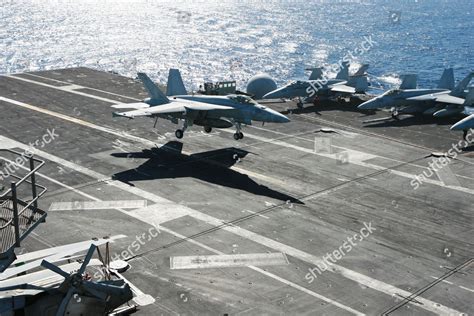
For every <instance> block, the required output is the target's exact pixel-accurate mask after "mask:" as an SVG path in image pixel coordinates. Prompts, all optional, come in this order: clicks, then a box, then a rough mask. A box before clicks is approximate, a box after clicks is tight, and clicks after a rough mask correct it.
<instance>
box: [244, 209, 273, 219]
mask: <svg viewBox="0 0 474 316" xmlns="http://www.w3.org/2000/svg"><path fill="white" fill-rule="evenodd" d="M245 211H246V212H248V213H250V214H257V216H259V217H263V218H265V219H270V217H268V216H265V215H262V214H258V213H255V212H254V211H251V210H245Z"/></svg>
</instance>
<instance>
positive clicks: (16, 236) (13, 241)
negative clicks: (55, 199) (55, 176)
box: [0, 149, 47, 272]
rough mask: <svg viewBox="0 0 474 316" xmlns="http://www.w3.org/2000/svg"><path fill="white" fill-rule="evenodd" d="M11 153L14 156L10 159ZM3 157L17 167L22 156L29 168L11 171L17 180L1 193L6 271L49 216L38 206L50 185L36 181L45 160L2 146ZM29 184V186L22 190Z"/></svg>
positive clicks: (0, 239) (1, 263)
mask: <svg viewBox="0 0 474 316" xmlns="http://www.w3.org/2000/svg"><path fill="white" fill-rule="evenodd" d="M9 156H12V158H10V159H8V158H7V157H9ZM0 159H1V160H2V162H3V163H5V164H8V165H10V166H14V169H17V170H18V169H20V168H19V166H18V163H17V162H16V161H17V159H19V160H18V161H24V162H27V163H28V168H29V169H27V170H28V172H27V174H25V175H23V176H21V175H18V174H15V173H13V172H12V173H11V174H10V177H12V178H13V179H15V180H16V181H14V182H11V185H10V188H9V189H8V190H6V191H4V192H3V193H2V194H1V195H0V272H3V271H5V270H6V269H7V268H8V267H9V266H10V264H11V263H12V262H13V261H14V260H15V259H16V255H15V248H17V247H20V245H21V242H22V241H23V240H24V239H25V238H26V237H27V236H28V235H29V234H30V233H31V232H32V231H33V230H34V229H35V228H36V227H37V226H38V225H39V224H40V223H43V222H44V221H45V220H46V216H47V214H46V212H45V211H43V210H41V209H40V208H38V199H39V198H40V197H41V196H43V195H44V194H45V193H46V191H47V189H46V188H45V187H44V186H41V185H39V184H37V183H36V172H37V171H38V170H39V169H40V168H41V167H42V166H43V165H44V161H42V160H39V159H37V158H34V157H33V156H27V155H26V154H25V153H20V152H17V151H14V150H11V149H0ZM27 185H30V189H29V190H28V189H27V190H22V189H24V188H25V186H27ZM30 194H31V195H30Z"/></svg>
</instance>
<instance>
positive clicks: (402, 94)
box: [358, 68, 474, 119]
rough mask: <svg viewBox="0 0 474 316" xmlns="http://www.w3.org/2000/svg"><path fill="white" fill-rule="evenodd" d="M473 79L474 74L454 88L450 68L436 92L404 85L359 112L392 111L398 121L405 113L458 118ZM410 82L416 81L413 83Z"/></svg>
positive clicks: (366, 103) (360, 106) (366, 105)
mask: <svg viewBox="0 0 474 316" xmlns="http://www.w3.org/2000/svg"><path fill="white" fill-rule="evenodd" d="M411 76H413V75H411ZM473 76H474V72H471V73H470V74H469V75H467V76H466V78H464V79H463V80H462V81H461V82H460V83H459V84H458V85H457V86H456V87H454V73H453V69H452V68H448V69H445V70H444V72H443V75H442V76H441V79H440V81H439V84H438V87H437V88H436V89H417V88H416V87H409V88H407V87H406V85H402V86H400V87H399V88H398V89H392V90H389V91H387V92H385V93H383V94H382V95H380V96H378V97H375V98H374V99H372V100H369V101H366V102H364V103H362V104H361V105H359V106H358V108H359V109H361V110H375V109H382V108H390V109H391V113H392V118H394V119H398V115H399V114H402V113H405V114H418V113H422V114H425V115H434V116H436V117H441V116H447V115H451V114H454V113H457V114H459V113H461V112H462V111H463V110H464V106H465V100H464V99H463V97H464V96H465V93H464V89H466V87H467V85H468V84H469V82H470V80H471V78H472V77H473ZM410 80H411V81H413V79H410ZM415 82H416V80H415Z"/></svg>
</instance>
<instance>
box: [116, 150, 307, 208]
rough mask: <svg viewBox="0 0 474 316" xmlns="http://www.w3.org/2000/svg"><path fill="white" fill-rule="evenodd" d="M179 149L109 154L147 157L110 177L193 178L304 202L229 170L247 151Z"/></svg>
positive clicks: (128, 180)
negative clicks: (197, 151)
mask: <svg viewBox="0 0 474 316" xmlns="http://www.w3.org/2000/svg"><path fill="white" fill-rule="evenodd" d="M182 149H183V143H181V142H177V141H170V142H168V143H166V144H165V145H163V146H162V147H156V148H152V149H145V150H143V151H141V152H128V153H127V152H121V153H113V154H111V156H113V157H116V158H124V159H147V160H146V161H145V162H144V163H143V164H141V165H140V166H138V167H136V168H134V169H130V170H127V171H122V172H119V173H116V174H115V175H113V179H115V180H119V181H122V182H124V183H127V184H129V185H131V186H134V185H133V182H135V181H143V180H155V179H174V178H195V179H199V180H201V181H205V182H208V183H213V184H217V185H221V186H225V187H228V188H233V189H238V190H242V191H246V192H249V193H252V194H255V195H260V196H266V197H269V198H273V199H276V200H280V201H291V202H292V203H298V204H304V203H303V202H301V201H299V200H298V199H297V198H294V197H292V196H289V195H287V194H285V193H281V192H278V191H275V190H273V189H271V188H269V187H267V186H265V185H261V184H258V183H257V182H255V181H254V180H253V179H252V178H250V177H249V176H247V175H246V174H242V173H240V172H238V171H236V170H234V169H230V167H232V166H234V165H235V164H236V163H237V161H238V160H239V159H243V158H245V157H246V156H247V155H248V154H250V152H248V151H245V150H242V149H238V148H234V147H229V148H224V149H218V150H211V151H206V152H202V153H197V154H191V155H186V154H183V153H182Z"/></svg>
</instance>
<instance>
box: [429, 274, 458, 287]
mask: <svg viewBox="0 0 474 316" xmlns="http://www.w3.org/2000/svg"><path fill="white" fill-rule="evenodd" d="M431 278H432V279H435V280H439V278H437V277H435V276H432V275H431ZM441 282H444V283H447V284H451V285H452V284H453V282H449V281H446V280H441Z"/></svg>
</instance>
